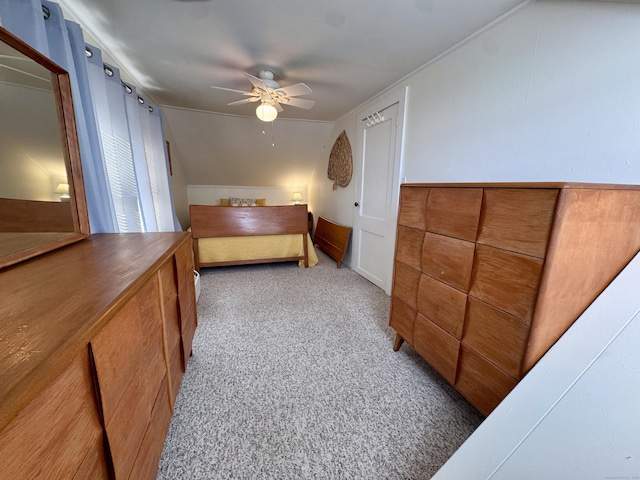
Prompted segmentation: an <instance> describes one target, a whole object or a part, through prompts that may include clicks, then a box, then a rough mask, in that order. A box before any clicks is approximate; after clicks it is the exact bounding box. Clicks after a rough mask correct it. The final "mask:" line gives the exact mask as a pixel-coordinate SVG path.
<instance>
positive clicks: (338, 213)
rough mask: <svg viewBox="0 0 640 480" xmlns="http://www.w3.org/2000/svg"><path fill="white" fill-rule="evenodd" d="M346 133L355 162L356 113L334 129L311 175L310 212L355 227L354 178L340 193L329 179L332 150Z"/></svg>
mask: <svg viewBox="0 0 640 480" xmlns="http://www.w3.org/2000/svg"><path fill="white" fill-rule="evenodd" d="M342 131H345V132H346V134H347V138H348V139H349V143H350V144H351V153H352V155H353V157H354V159H353V160H355V154H356V143H355V142H356V134H357V123H356V117H355V114H351V115H348V116H346V117H344V118H341V119H340V120H338V121H337V122H336V123H335V124H334V126H333V130H332V131H331V135H330V136H329V138H328V140H327V142H326V145H325V146H324V151H323V155H322V158H321V159H320V161H319V162H318V163H317V164H316V165H315V168H314V170H313V174H312V176H311V180H310V183H309V203H310V209H311V210H312V212H313V218H314V222H317V221H318V217H320V216H322V217H324V218H326V219H328V220H331V221H332V222H336V223H340V224H342V225H349V226H351V225H352V223H353V220H352V218H353V209H354V207H353V202H354V201H355V200H354V198H355V186H354V183H355V182H354V180H353V179H351V182H349V185H347V186H346V187H338V188H337V189H336V190H333V180H330V179H329V177H328V176H327V170H328V167H329V156H330V155H331V148H332V147H333V144H334V143H335V141H336V139H337V138H338V136H339V135H340V134H341V133H342ZM350 241H351V240H350ZM343 263H345V264H346V265H351V248H350V246H349V247H348V249H347V255H346V256H345V258H344V260H343Z"/></svg>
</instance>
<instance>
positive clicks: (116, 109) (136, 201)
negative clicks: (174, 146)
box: [0, 0, 181, 233]
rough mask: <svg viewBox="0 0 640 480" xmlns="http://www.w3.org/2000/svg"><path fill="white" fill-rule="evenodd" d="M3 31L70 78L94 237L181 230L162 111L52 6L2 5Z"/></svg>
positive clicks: (16, 1)
mask: <svg viewBox="0 0 640 480" xmlns="http://www.w3.org/2000/svg"><path fill="white" fill-rule="evenodd" d="M0 24H1V25H2V26H3V27H4V28H6V29H7V30H9V31H11V32H12V33H13V34H14V35H16V36H18V37H20V38H21V39H22V40H24V41H25V42H26V43H29V44H30V45H32V46H33V47H34V48H36V49H37V50H39V51H40V52H42V53H44V54H45V55H47V56H49V57H50V58H51V59H52V60H53V61H54V62H56V63H58V64H60V65H61V66H62V67H63V68H65V69H66V70H67V71H69V73H70V76H71V81H72V92H73V98H74V106H75V110H76V120H77V125H78V137H79V138H78V140H79V143H80V153H81V157H82V166H83V175H84V181H85V189H86V191H87V204H88V209H89V221H90V224H91V231H92V232H93V233H101V232H121V233H124V232H154V231H173V230H180V229H181V228H180V224H179V222H178V220H177V218H176V215H175V211H174V207H173V198H172V197H173V195H172V191H171V179H170V176H169V171H168V162H167V152H166V146H165V140H164V135H163V130H162V113H161V110H160V109H159V108H158V107H157V106H155V105H152V104H150V103H149V101H148V99H146V98H144V97H143V96H142V95H139V94H138V93H137V92H136V89H135V88H134V87H133V86H132V85H128V84H125V83H124V82H122V80H121V79H120V72H119V70H118V68H116V67H114V66H112V65H107V64H104V63H103V62H102V55H101V52H100V50H99V49H98V48H96V47H93V46H91V45H86V44H85V43H84V40H83V38H82V30H81V29H80V27H79V26H78V25H77V24H75V23H73V22H70V21H68V20H65V19H64V17H63V15H62V11H61V9H60V7H59V5H58V4H56V3H53V2H49V1H47V0H42V1H40V0H0Z"/></svg>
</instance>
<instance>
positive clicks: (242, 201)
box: [220, 197, 267, 207]
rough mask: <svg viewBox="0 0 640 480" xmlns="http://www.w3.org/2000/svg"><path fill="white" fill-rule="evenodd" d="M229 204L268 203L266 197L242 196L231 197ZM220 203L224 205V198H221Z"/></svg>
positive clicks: (251, 204) (257, 204) (255, 204)
mask: <svg viewBox="0 0 640 480" xmlns="http://www.w3.org/2000/svg"><path fill="white" fill-rule="evenodd" d="M227 201H228V202H229V203H228V204H229V205H231V206H234V205H235V206H241V205H242V206H249V207H253V206H265V205H266V204H267V201H266V199H264V198H241V197H229V198H228V199H227ZM220 204H221V205H222V199H220Z"/></svg>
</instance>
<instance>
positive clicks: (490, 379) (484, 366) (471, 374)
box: [455, 344, 518, 415]
mask: <svg viewBox="0 0 640 480" xmlns="http://www.w3.org/2000/svg"><path fill="white" fill-rule="evenodd" d="M459 365H460V366H459V372H458V378H457V380H456V382H455V387H456V389H457V390H458V391H459V392H460V393H462V395H464V396H465V397H466V398H467V400H469V401H470V402H471V403H472V404H473V405H475V407H476V408H477V409H478V410H480V412H482V414H483V415H489V413H491V411H492V410H493V409H494V408H496V407H497V406H498V404H499V403H500V402H501V401H502V399H503V398H504V397H506V396H507V394H508V393H509V392H510V391H511V390H513V387H515V386H516V384H517V383H518V382H516V381H515V380H514V379H513V378H511V377H510V376H509V375H507V374H506V373H504V372H503V371H502V370H500V369H498V368H497V367H496V366H495V365H493V364H491V363H490V362H489V361H488V360H486V359H485V358H483V357H482V356H481V355H479V354H478V353H476V352H474V351H473V350H472V349H471V348H469V347H467V346H465V345H464V344H462V345H461V347H460V362H459Z"/></svg>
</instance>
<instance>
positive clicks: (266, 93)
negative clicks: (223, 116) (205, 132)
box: [211, 70, 316, 122]
mask: <svg viewBox="0 0 640 480" xmlns="http://www.w3.org/2000/svg"><path fill="white" fill-rule="evenodd" d="M245 75H246V76H247V78H248V79H249V81H250V82H251V84H252V85H253V88H252V89H251V90H250V91H248V92H247V91H242V90H234V89H233V88H224V87H216V86H215V85H211V88H217V89H219V90H226V91H229V92H235V93H241V94H242V95H245V96H246V97H248V98H243V99H242V100H236V101H235V102H231V103H228V104H227V105H242V104H243V103H253V102H260V105H258V108H256V115H257V116H258V118H259V119H260V120H262V121H263V122H271V121H273V120H275V119H276V117H277V116H278V112H282V111H283V108H282V105H289V106H291V107H298V108H304V109H307V110H308V109H310V108H312V107H313V106H314V105H315V104H316V102H315V101H313V100H306V99H304V98H295V97H299V96H302V95H308V94H310V93H311V89H310V88H309V87H308V86H307V85H305V84H304V83H296V84H295V85H289V86H288V87H281V86H280V84H279V83H278V82H277V81H275V80H274V74H273V72H271V71H269V70H260V71H259V72H258V76H257V77H254V76H253V75H251V74H249V73H245Z"/></svg>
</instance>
